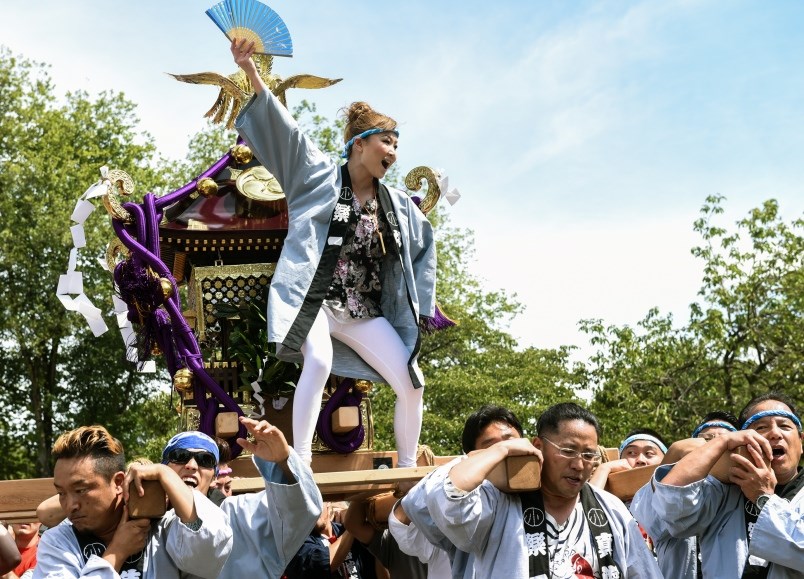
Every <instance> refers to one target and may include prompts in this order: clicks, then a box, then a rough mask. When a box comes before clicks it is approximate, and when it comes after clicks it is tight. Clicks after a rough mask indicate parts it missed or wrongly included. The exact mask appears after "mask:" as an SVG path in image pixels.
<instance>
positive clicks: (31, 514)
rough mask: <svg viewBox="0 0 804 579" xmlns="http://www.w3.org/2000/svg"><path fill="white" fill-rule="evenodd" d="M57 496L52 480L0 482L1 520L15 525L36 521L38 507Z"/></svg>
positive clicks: (37, 479) (36, 479)
mask: <svg viewBox="0 0 804 579" xmlns="http://www.w3.org/2000/svg"><path fill="white" fill-rule="evenodd" d="M54 494H56V489H55V488H53V479H52V478H35V479H27V480H6V481H2V482H0V519H2V520H4V521H8V522H13V523H23V522H31V521H36V507H38V506H39V503H41V502H42V501H44V500H45V499H47V498H50V497H52V496H53V495H54Z"/></svg>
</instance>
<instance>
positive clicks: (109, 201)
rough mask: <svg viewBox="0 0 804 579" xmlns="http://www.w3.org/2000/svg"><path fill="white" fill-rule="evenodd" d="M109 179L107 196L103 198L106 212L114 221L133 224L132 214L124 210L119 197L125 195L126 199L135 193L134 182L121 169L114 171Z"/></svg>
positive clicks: (109, 174) (107, 177)
mask: <svg viewBox="0 0 804 579" xmlns="http://www.w3.org/2000/svg"><path fill="white" fill-rule="evenodd" d="M106 179H108V181H109V183H108V187H107V190H106V195H104V196H103V204H104V205H105V206H106V211H108V212H109V215H111V216H112V218H113V219H117V220H119V221H122V222H123V223H133V222H134V219H133V218H132V217H131V214H130V213H129V212H128V211H127V210H126V209H124V208H123V205H122V203H120V199H119V198H118V195H125V196H126V197H128V196H130V195H131V194H133V193H134V180H133V179H132V178H131V177H130V176H129V174H128V173H126V172H125V171H121V170H120V169H112V170H111V171H109V172H108V173H107V174H106Z"/></svg>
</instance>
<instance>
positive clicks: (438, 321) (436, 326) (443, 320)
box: [419, 304, 458, 334]
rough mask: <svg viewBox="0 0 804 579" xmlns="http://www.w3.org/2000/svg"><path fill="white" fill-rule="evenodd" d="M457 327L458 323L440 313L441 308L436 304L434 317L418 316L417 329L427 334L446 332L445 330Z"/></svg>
mask: <svg viewBox="0 0 804 579" xmlns="http://www.w3.org/2000/svg"><path fill="white" fill-rule="evenodd" d="M457 325H458V322H456V321H455V320H452V319H450V318H448V317H447V316H446V315H445V314H444V312H442V311H441V307H440V306H439V305H438V304H436V307H435V315H434V316H433V317H432V318H429V317H427V316H420V318H419V328H421V330H422V331H423V332H425V333H428V334H432V333H433V332H437V331H439V330H446V329H447V328H451V327H453V326H457Z"/></svg>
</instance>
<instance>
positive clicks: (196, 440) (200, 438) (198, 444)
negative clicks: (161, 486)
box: [162, 430, 221, 473]
mask: <svg viewBox="0 0 804 579" xmlns="http://www.w3.org/2000/svg"><path fill="white" fill-rule="evenodd" d="M178 448H201V449H203V450H208V451H209V452H211V453H212V454H213V455H214V456H215V472H216V473H217V472H218V463H219V462H220V460H221V455H220V454H219V452H218V445H217V444H216V443H215V441H214V440H212V439H211V438H210V437H209V436H207V435H206V434H204V433H203V432H198V431H197V430H190V431H189V432H180V433H178V434H177V435H176V436H174V437H173V438H171V439H170V440H169V441H168V443H167V445H166V446H165V449H164V450H163V451H162V464H167V463H168V459H167V457H168V454H170V452H171V451H173V450H176V449H178Z"/></svg>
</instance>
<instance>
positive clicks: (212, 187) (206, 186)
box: [195, 177, 218, 197]
mask: <svg viewBox="0 0 804 579" xmlns="http://www.w3.org/2000/svg"><path fill="white" fill-rule="evenodd" d="M195 188H196V189H197V190H198V192H199V193H200V194H201V195H203V196H204V197H212V196H213V195H217V194H218V184H217V183H216V182H215V180H214V179H210V178H209V177H204V178H203V179H199V180H198V183H197V184H196V186H195Z"/></svg>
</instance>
